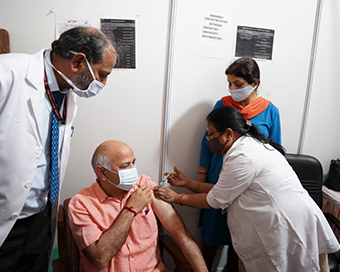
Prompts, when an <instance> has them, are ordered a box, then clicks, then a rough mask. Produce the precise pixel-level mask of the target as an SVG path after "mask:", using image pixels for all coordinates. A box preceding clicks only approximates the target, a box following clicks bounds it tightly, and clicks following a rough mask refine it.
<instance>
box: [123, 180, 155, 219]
mask: <svg viewBox="0 0 340 272" xmlns="http://www.w3.org/2000/svg"><path fill="white" fill-rule="evenodd" d="M150 200H151V187H150V186H148V185H147V184H143V185H142V186H141V187H140V188H138V189H137V190H136V191H134V192H133V193H132V194H131V195H130V197H129V199H128V201H127V202H126V206H128V207H133V209H134V210H135V211H136V213H139V212H140V211H141V210H143V209H144V208H145V207H146V205H148V204H149V203H150Z"/></svg>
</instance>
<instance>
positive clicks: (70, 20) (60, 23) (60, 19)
mask: <svg viewBox="0 0 340 272" xmlns="http://www.w3.org/2000/svg"><path fill="white" fill-rule="evenodd" d="M76 26H92V24H91V23H90V20H89V18H85V17H84V16H82V17H81V18H80V17H79V16H77V15H72V16H68V17H65V16H60V15H58V16H56V30H55V33H56V39H58V38H59V36H60V34H61V33H63V32H64V31H66V30H69V29H71V28H74V27H76Z"/></svg>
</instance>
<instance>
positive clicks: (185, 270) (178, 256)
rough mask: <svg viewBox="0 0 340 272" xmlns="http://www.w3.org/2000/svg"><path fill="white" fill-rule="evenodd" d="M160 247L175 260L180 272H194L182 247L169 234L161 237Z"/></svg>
mask: <svg viewBox="0 0 340 272" xmlns="http://www.w3.org/2000/svg"><path fill="white" fill-rule="evenodd" d="M159 243H160V247H163V248H165V250H166V251H168V252H169V254H170V255H171V257H172V258H173V260H174V262H175V264H176V267H177V269H178V271H179V272H192V271H194V270H193V268H192V266H191V265H190V263H189V262H188V260H187V259H186V258H185V256H184V254H183V252H182V250H181V248H180V246H179V245H178V244H177V243H176V242H175V241H174V240H173V239H172V238H171V237H170V236H169V235H167V234H162V235H159Z"/></svg>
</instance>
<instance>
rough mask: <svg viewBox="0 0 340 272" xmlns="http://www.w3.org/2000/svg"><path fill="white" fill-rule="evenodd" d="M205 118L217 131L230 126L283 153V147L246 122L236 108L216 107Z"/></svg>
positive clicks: (243, 134)
mask: <svg viewBox="0 0 340 272" xmlns="http://www.w3.org/2000/svg"><path fill="white" fill-rule="evenodd" d="M206 120H207V122H208V123H210V124H212V125H213V126H214V127H215V128H216V130H217V131H219V132H224V131H226V130H227V129H228V128H230V129H232V130H233V131H235V132H237V133H238V134H240V135H241V136H248V137H252V138H254V139H256V140H257V141H259V142H261V143H263V144H270V145H271V146H272V147H274V148H275V149H276V150H278V151H279V152H280V153H281V154H283V155H284V154H285V149H284V148H283V147H282V146H281V145H279V144H277V143H275V142H274V141H273V140H271V139H270V138H267V137H266V136H264V135H263V134H262V133H261V132H260V131H259V129H258V128H257V126H256V125H254V124H252V123H250V122H247V120H245V119H244V117H243V115H242V114H241V112H240V111H239V110H238V109H235V108H233V107H230V106H223V107H220V108H217V109H215V110H213V111H212V112H210V113H209V114H208V116H207V119H206Z"/></svg>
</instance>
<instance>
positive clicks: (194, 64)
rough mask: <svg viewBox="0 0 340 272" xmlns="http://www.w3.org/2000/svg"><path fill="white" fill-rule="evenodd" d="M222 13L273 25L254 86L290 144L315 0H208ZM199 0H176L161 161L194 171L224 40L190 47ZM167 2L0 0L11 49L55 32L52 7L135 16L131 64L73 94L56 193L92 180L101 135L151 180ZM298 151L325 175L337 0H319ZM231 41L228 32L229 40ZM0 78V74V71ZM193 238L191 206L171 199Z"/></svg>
mask: <svg viewBox="0 0 340 272" xmlns="http://www.w3.org/2000/svg"><path fill="white" fill-rule="evenodd" d="M209 2H210V3H211V5H216V6H219V7H220V8H221V12H223V13H226V14H230V15H231V16H232V18H233V22H234V26H235V27H236V25H248V26H253V27H261V28H270V29H275V37H274V50H273V61H272V62H263V61H259V65H260V68H261V86H260V89H259V92H260V93H259V94H260V95H262V96H264V97H266V98H268V99H269V100H271V101H273V103H274V104H275V105H276V106H277V107H278V108H279V110H280V113H281V122H282V137H283V145H284V146H285V147H286V149H287V151H288V152H292V153H295V152H296V151H297V146H298V140H299V134H300V126H301V118H302V111H303V106H304V100H305V91H306V85H307V76H308V68H309V57H310V49H311V41H312V35H313V27H314V16H315V10H316V3H317V1H316V0H300V1H293V0H285V1H284V0H277V1H272V0H259V1H253V0H229V1H219V0H216V1H209ZM206 3H207V0H201V1H197V0H181V1H178V3H177V16H176V19H177V24H176V35H175V38H176V39H175V54H174V59H173V60H174V70H173V81H172V98H171V108H170V112H171V115H170V121H171V122H170V134H169V154H168V169H171V168H172V167H173V165H177V166H178V167H179V168H180V169H182V170H183V171H184V172H185V173H186V174H187V175H188V176H190V177H192V178H196V177H197V169H198V161H199V150H200V141H201V137H202V135H203V132H204V129H205V125H204V119H205V117H206V115H207V114H208V113H209V112H210V110H211V108H212V106H213V104H214V103H215V101H217V100H218V99H219V98H220V97H222V96H224V95H226V94H227V93H226V87H227V83H226V78H225V75H224V70H225V68H226V67H227V66H228V64H229V63H230V61H231V60H233V56H232V55H231V54H232V52H233V50H234V48H229V49H228V50H230V51H229V55H228V57H227V58H225V59H222V60H217V59H208V58H202V57H200V56H199V54H198V52H197V46H198V33H199V27H200V20H201V17H200V15H201V12H200V11H201V6H202V5H203V4H206ZM169 6H170V4H169V1H156V0H145V1H138V0H129V1H118V0H112V1H108V0H102V1H100V2H93V1H89V0H82V1H79V0H73V1H66V0H59V1H55V0H48V1H46V0H45V1H43V0H30V1H25V0H15V1H13V0H0V7H1V8H0V28H5V29H7V30H8V31H9V34H10V45H11V51H12V52H26V53H33V52H36V51H38V50H40V49H41V48H43V47H45V48H47V47H49V46H50V44H51V42H52V41H53V40H54V39H55V17H54V14H52V15H48V16H46V14H48V12H49V11H50V10H51V9H52V8H54V10H55V14H57V15H63V16H72V15H74V14H75V15H78V16H90V18H91V20H92V21H93V23H94V26H97V27H99V19H100V18H121V19H135V20H136V40H137V41H136V52H137V69H135V70H130V71H118V70H114V71H113V73H112V75H111V76H110V78H109V80H108V84H107V86H106V87H105V89H104V90H103V91H102V93H100V94H99V95H98V96H97V97H95V98H91V99H78V104H79V111H78V115H77V118H76V121H75V133H74V137H73V141H72V148H71V158H70V162H69V166H68V170H67V173H66V179H65V183H64V187H63V188H62V191H61V198H62V199H65V198H67V197H71V196H72V195H74V194H75V193H76V192H77V191H78V190H80V189H81V188H83V187H85V186H88V185H90V184H91V183H92V182H93V181H94V175H93V173H92V170H91V167H90V159H91V156H92V152H93V151H94V149H95V148H96V146H97V145H98V144H100V143H101V142H102V141H104V140H107V139H119V140H123V141H125V142H126V143H128V144H129V145H130V146H131V147H132V148H133V149H134V150H135V155H136V157H137V164H138V169H139V172H140V173H144V174H147V175H149V176H151V177H152V178H154V179H155V180H156V181H157V178H158V176H159V171H160V160H161V157H160V154H161V150H160V149H161V141H162V139H161V128H162V115H163V103H164V101H163V100H164V89H165V88H164V82H165V75H166V58H167V55H166V54H167V50H166V49H167V48H166V46H167V30H168V18H169ZM322 12H323V13H322V21H321V29H320V37H319V47H318V55H317V61H316V70H315V77H314V85H313V93H312V99H311V106H310V113H309V118H308V126H307V131H306V142H305V147H304V153H306V154H311V155H314V156H316V157H317V158H319V160H320V161H321V162H322V165H323V167H324V171H325V172H326V173H327V171H328V167H329V161H330V159H332V158H337V157H339V156H340V148H339V144H338V139H339V138H340V137H339V136H340V129H339V121H338V112H337V109H338V105H337V103H338V101H339V98H340V92H338V85H339V84H338V82H337V76H338V73H339V72H338V71H339V68H338V63H340V57H339V54H338V48H340V46H339V45H340V38H339V35H338V33H339V25H340V22H339V20H340V3H339V1H334V0H333V1H324V6H323V10H322ZM231 39H232V41H234V40H233V39H234V37H232V38H231ZM0 76H1V75H0ZM177 208H178V210H179V212H180V213H181V215H182V217H183V218H184V221H185V223H186V224H187V225H188V227H189V229H190V231H191V232H192V233H193V235H194V237H195V238H196V239H197V240H198V241H199V242H200V229H198V228H197V221H198V214H199V211H198V210H197V209H192V208H186V207H177Z"/></svg>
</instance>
